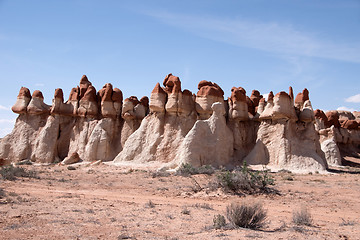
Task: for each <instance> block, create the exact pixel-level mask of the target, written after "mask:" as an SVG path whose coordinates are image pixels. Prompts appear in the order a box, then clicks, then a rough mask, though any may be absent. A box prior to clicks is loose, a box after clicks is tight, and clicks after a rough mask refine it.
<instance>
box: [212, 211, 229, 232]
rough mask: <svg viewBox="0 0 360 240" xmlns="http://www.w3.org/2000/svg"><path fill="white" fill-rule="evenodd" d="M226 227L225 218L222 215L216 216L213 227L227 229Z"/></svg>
mask: <svg viewBox="0 0 360 240" xmlns="http://www.w3.org/2000/svg"><path fill="white" fill-rule="evenodd" d="M225 225H226V221H225V217H224V216H223V215H221V214H218V215H214V218H213V226H214V228H215V229H221V228H223V227H225Z"/></svg>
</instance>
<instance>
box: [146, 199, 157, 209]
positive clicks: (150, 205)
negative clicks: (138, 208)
mask: <svg viewBox="0 0 360 240" xmlns="http://www.w3.org/2000/svg"><path fill="white" fill-rule="evenodd" d="M145 207H147V208H154V207H155V203H153V202H152V201H151V200H149V201H148V202H147V203H145Z"/></svg>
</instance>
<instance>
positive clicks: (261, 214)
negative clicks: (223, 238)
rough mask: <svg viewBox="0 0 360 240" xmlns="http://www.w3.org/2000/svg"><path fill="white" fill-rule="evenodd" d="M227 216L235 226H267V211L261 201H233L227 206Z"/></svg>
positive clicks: (254, 227)
mask: <svg viewBox="0 0 360 240" xmlns="http://www.w3.org/2000/svg"><path fill="white" fill-rule="evenodd" d="M226 217H227V218H228V220H229V222H231V223H232V224H233V225H234V226H237V227H243V228H250V229H259V228H262V227H264V226H265V223H266V222H265V221H266V218H267V212H266V210H264V209H263V206H262V205H261V204H260V203H253V204H248V203H241V204H236V203H232V204H231V205H229V206H227V207H226Z"/></svg>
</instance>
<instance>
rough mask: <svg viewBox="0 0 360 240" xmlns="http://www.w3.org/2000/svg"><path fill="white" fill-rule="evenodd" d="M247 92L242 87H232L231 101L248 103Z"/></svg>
mask: <svg viewBox="0 0 360 240" xmlns="http://www.w3.org/2000/svg"><path fill="white" fill-rule="evenodd" d="M245 94H246V91H245V89H243V88H242V87H238V88H236V87H232V88H231V97H230V99H231V101H232V102H235V101H240V102H246V95H245Z"/></svg>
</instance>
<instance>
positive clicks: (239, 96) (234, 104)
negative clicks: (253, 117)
mask: <svg viewBox="0 0 360 240" xmlns="http://www.w3.org/2000/svg"><path fill="white" fill-rule="evenodd" d="M228 104H229V118H231V119H238V120H241V121H246V120H249V114H248V104H247V102H246V91H245V89H243V88H242V87H239V88H236V87H233V88H231V97H230V98H229V99H228Z"/></svg>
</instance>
